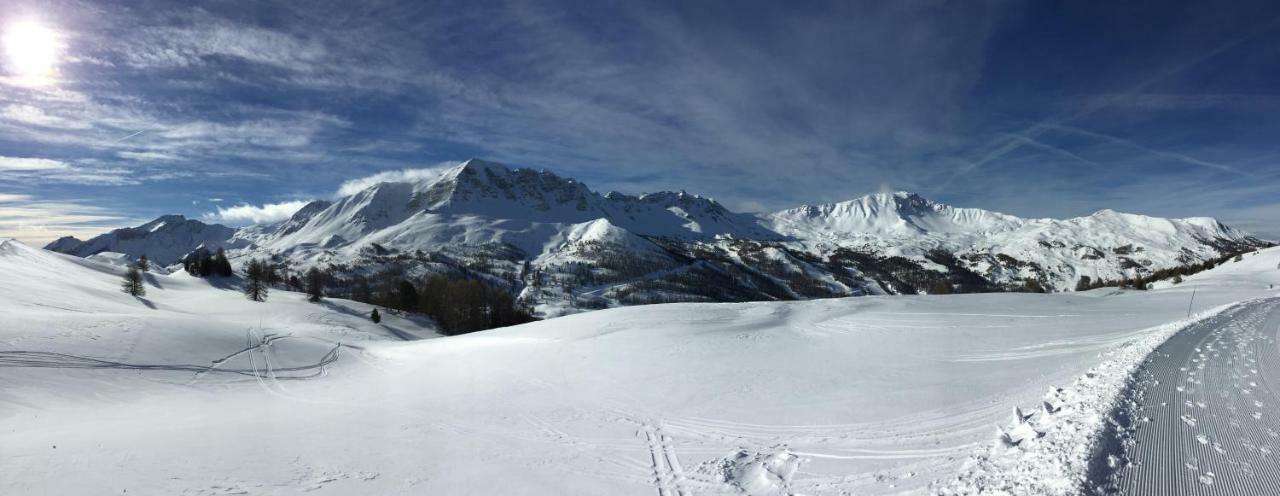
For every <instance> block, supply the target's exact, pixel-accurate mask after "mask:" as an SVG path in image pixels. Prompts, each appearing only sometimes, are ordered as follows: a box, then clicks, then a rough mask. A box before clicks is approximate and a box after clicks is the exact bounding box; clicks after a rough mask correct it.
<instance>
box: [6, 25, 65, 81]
mask: <svg viewBox="0 0 1280 496" xmlns="http://www.w3.org/2000/svg"><path fill="white" fill-rule="evenodd" d="M4 50H5V53H6V54H7V55H8V58H9V60H8V64H7V66H8V69H9V70H8V72H9V74H10V75H12V76H15V77H18V78H20V79H23V80H28V81H32V82H37V81H47V80H49V79H50V78H52V76H53V75H54V72H55V70H56V69H57V65H58V56H59V52H61V46H60V41H59V39H58V33H57V32H55V31H54V30H52V29H50V28H48V27H45V26H43V25H41V24H39V23H36V22H31V21H22V22H17V23H14V24H11V25H9V26H7V27H6V28H5V30H4Z"/></svg>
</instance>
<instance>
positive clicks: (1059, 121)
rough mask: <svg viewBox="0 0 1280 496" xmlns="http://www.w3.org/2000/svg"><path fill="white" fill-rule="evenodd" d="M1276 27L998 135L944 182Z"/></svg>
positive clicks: (1278, 21)
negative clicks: (990, 146) (985, 150)
mask: <svg viewBox="0 0 1280 496" xmlns="http://www.w3.org/2000/svg"><path fill="white" fill-rule="evenodd" d="M1276 24H1280V17H1274V18H1272V19H1270V20H1268V21H1266V22H1264V23H1262V24H1261V25H1260V26H1259V27H1258V28H1257V29H1255V30H1254V31H1253V32H1251V33H1245V34H1243V35H1240V36H1238V37H1236V38H1233V39H1231V40H1228V41H1227V42H1226V43H1223V44H1221V45H1218V46H1216V47H1214V48H1213V49H1212V50H1209V51H1206V52H1204V53H1201V54H1199V55H1197V56H1195V57H1192V58H1190V59H1187V60H1186V61H1184V62H1183V63H1181V64H1178V65H1175V66H1173V67H1171V68H1168V69H1166V70H1164V71H1160V72H1158V73H1156V74H1155V75H1153V76H1151V77H1149V78H1147V79H1145V80H1142V81H1139V82H1138V84H1136V85H1134V86H1132V87H1130V88H1129V89H1128V91H1124V92H1121V93H1115V94H1111V95H1108V96H1107V97H1104V98H1097V99H1094V100H1093V101H1091V102H1089V103H1088V104H1086V105H1085V106H1084V108H1082V109H1080V110H1078V111H1076V112H1074V113H1072V112H1063V113H1060V114H1058V115H1056V116H1052V117H1049V118H1046V119H1044V120H1042V121H1040V122H1037V123H1035V124H1033V125H1031V127H1028V128H1026V129H1023V130H1022V131H1020V132H1017V133H1013V134H1011V135H1005V136H1002V137H1001V138H1000V139H998V140H996V143H999V146H997V147H996V148H995V149H994V150H992V151H991V152H989V153H987V154H986V155H984V156H983V157H982V158H979V159H978V160H974V161H971V162H969V163H967V164H965V165H963V166H961V167H960V168H959V169H957V170H955V171H954V172H952V174H951V177H949V178H948V179H947V181H946V184H950V183H951V182H952V181H953V180H955V179H956V178H957V177H958V176H960V175H962V174H967V173H969V172H972V171H973V170H974V169H976V168H978V167H980V166H982V165H985V164H987V163H989V162H992V161H994V160H996V159H999V158H1001V157H1003V156H1005V155H1008V154H1009V153H1011V152H1013V151H1014V150H1017V149H1018V148H1021V147H1022V146H1023V145H1026V144H1028V143H1027V142H1026V141H1025V140H1024V138H1030V139H1033V140H1034V139H1035V138H1036V137H1038V136H1039V135H1041V134H1043V133H1044V131H1045V130H1046V129H1047V128H1050V127H1055V126H1060V125H1063V124H1066V123H1068V122H1071V121H1074V120H1076V119H1079V118H1081V117H1085V116H1088V115H1090V114H1093V113H1095V112H1097V111H1099V110H1102V109H1104V108H1107V107H1110V106H1111V105H1112V104H1114V103H1116V102H1117V101H1119V100H1121V99H1124V98H1127V97H1130V96H1132V95H1135V94H1138V93H1139V92H1141V91H1143V90H1145V89H1146V88H1148V87H1150V86H1152V85H1154V84H1156V83H1158V82H1161V81H1164V80H1166V79H1168V78H1170V77H1172V76H1174V75H1176V74H1178V73H1180V72H1183V71H1186V70H1188V69H1190V68H1192V67H1195V66H1197V65H1199V64H1201V63H1203V62H1204V61H1206V60H1209V59H1211V58H1214V57H1217V56H1218V55H1220V54H1222V53H1223V52H1226V51H1228V50H1231V49H1233V48H1235V47H1236V46H1238V45H1240V44H1242V43H1244V42H1246V41H1249V40H1251V39H1253V38H1256V37H1257V36H1258V35H1260V34H1262V33H1264V32H1266V31H1268V30H1270V29H1271V28H1273V27H1275V26H1276ZM1197 165H1205V166H1208V167H1214V168H1219V169H1222V168H1223V167H1225V166H1221V165H1220V164H1197ZM1223 170H1229V171H1231V172H1240V171H1238V170H1234V169H1231V168H1229V167H1227V168H1225V169H1223Z"/></svg>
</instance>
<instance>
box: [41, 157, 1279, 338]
mask: <svg viewBox="0 0 1280 496" xmlns="http://www.w3.org/2000/svg"><path fill="white" fill-rule="evenodd" d="M1265 244H1266V243H1265V242H1263V241H1261V240H1258V239H1256V238H1253V237H1251V236H1249V235H1247V234H1245V233H1242V232H1240V231H1237V230H1234V229H1232V228H1230V227H1227V226H1225V225H1222V224H1221V223H1219V222H1217V221H1215V220H1213V219H1209V218H1190V219H1161V218H1155V217H1147V216H1142V215H1132V214H1123V213H1118V212H1114V211H1110V210H1103V211H1100V212H1097V213H1095V214H1093V215H1090V216H1086V217H1079V218H1073V219H1065V220H1059V219H1025V218H1020V217H1016V216H1012V215H1007V214H1002V213H998V212H992V211H988V210H982V209H975V208H956V207H952V206H949V205H945V204H941V203H937V202H933V201H930V200H928V199H925V198H923V197H921V196H919V195H916V194H912V193H906V192H898V193H890V194H875V195H869V196H865V197H862V198H857V199H854V200H850V201H846V202H840V203H832V204H825V205H816V206H802V207H798V208H794V209H788V210H783V211H780V212H775V213H770V214H763V215H754V214H746V213H736V212H732V211H730V210H728V209H727V208H725V207H724V206H722V205H721V204H719V203H717V202H716V201H715V200H712V199H709V198H705V197H701V196H698V195H692V194H688V193H685V192H658V193H649V194H642V195H638V196H632V195H626V194H621V193H616V192H610V193H607V194H598V193H596V192H594V191H592V190H591V189H589V188H588V187H587V186H586V185H585V184H583V183H581V182H579V181H576V180H574V179H571V178H564V177H561V176H558V175H556V174H553V173H551V172H548V171H545V170H532V169H522V168H514V169H513V168H508V167H506V166H503V165H501V164H496V163H492V162H486V161H482V160H474V159H473V160H469V161H466V162H464V163H462V164H460V165H458V166H455V167H452V168H449V169H444V170H441V171H439V172H438V173H437V174H434V175H432V176H430V177H427V178H424V179H418V180H414V181H407V182H384V183H378V184H374V185H372V186H369V187H368V188H366V189H364V190H361V191H358V192H356V193H355V194H352V195H350V196H346V197H343V198H339V199H337V200H335V201H333V202H328V201H315V202H312V203H310V204H308V205H307V206H306V207H304V208H302V209H301V210H299V211H298V212H297V213H296V214H294V215H293V217H292V218H290V219H288V220H285V221H283V222H278V223H273V224H264V225H257V226H249V227H245V228H241V229H231V228H227V227H223V226H217V225H207V224H204V223H201V222H199V221H194V220H188V219H184V218H183V217H181V216H165V217H161V218H160V219H157V220H156V221H153V222H151V223H148V224H145V225H143V226H140V227H137V228H130V229H121V230H117V231H113V232H111V233H108V234H105V235H103V236H99V237H96V238H93V239H91V240H88V241H85V242H80V241H79V240H74V239H69V238H64V239H61V240H58V241H55V242H54V243H52V244H50V245H49V246H48V247H46V248H48V249H50V250H54V251H60V252H64V253H71V254H75V255H80V256H88V255H92V254H94V253H99V252H103V251H110V252H118V253H124V254H127V255H130V256H133V257H136V256H138V255H140V254H142V253H146V254H147V255H148V256H150V257H151V258H152V259H153V260H155V261H156V262H158V263H161V264H170V263H173V262H175V261H177V260H178V259H179V258H180V257H181V256H182V255H184V254H185V253H188V252H190V251H191V250H194V249H195V248H197V247H199V246H206V247H219V246H221V247H227V248H228V249H229V250H230V252H231V254H232V257H233V259H237V258H239V259H243V258H245V257H251V256H252V257H263V256H265V257H270V258H272V259H273V260H275V261H276V262H279V263H282V264H289V265H297V266H315V265H321V266H327V267H333V268H334V269H335V271H336V272H339V273H341V274H345V276H342V277H338V278H337V279H336V281H337V282H336V283H335V284H338V285H341V284H344V282H345V283H350V281H354V280H355V279H356V278H358V277H360V276H362V275H367V274H371V273H373V272H378V271H382V270H391V271H393V272H397V273H404V274H406V275H408V276H420V275H423V274H426V273H431V272H442V271H443V272H452V273H455V274H457V275H466V276H468V277H481V278H487V279H489V280H490V282H491V283H492V284H495V285H500V286H503V287H509V288H511V290H512V291H513V292H514V293H518V294H520V295H521V296H522V297H523V298H525V299H526V300H528V301H531V302H533V303H536V304H539V305H542V307H541V308H542V309H543V310H544V311H547V312H549V313H556V312H559V311H563V310H565V309H563V308H560V307H562V306H564V305H565V304H571V305H574V306H579V307H582V306H587V307H599V306H612V305H618V304H636V303H649V302H662V301H740V300H773V299H799V298H809V297H826V296H842V295H857V294H879V293H919V292H928V291H938V290H947V291H953V290H954V291H992V290H1002V289H1012V288H1015V287H1019V286H1021V285H1022V284H1023V281H1024V280H1026V279H1035V280H1037V281H1038V282H1040V283H1041V284H1042V285H1043V286H1045V287H1047V288H1049V289H1055V290H1069V289H1071V288H1073V287H1074V286H1075V284H1076V283H1077V281H1079V280H1080V279H1081V278H1082V277H1086V276H1087V277H1090V278H1092V279H1108V280H1118V279H1121V278H1126V277H1140V276H1143V275H1146V274H1149V273H1151V272H1153V271H1155V270H1159V269H1164V268H1171V267H1175V266H1180V265H1186V264H1190V263H1197V262H1200V261H1204V260H1208V259H1211V258H1215V257H1219V256H1221V255H1223V254H1225V253H1229V252H1235V251H1240V250H1244V249H1250V248H1253V247H1257V246H1263V245H1265ZM338 290H341V288H338Z"/></svg>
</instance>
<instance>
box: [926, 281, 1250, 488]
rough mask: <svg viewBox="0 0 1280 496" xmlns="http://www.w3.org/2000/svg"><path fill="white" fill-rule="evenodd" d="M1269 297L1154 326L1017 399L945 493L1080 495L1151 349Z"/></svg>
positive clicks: (1212, 309) (1215, 308) (949, 484)
mask: <svg viewBox="0 0 1280 496" xmlns="http://www.w3.org/2000/svg"><path fill="white" fill-rule="evenodd" d="M1262 299H1264V298H1254V299H1249V300H1243V301H1237V302H1234V303H1228V304H1226V305H1221V306H1218V307H1214V308H1211V309H1209V310H1205V311H1201V312H1199V313H1197V314H1196V315H1195V316H1193V317H1192V318H1189V319H1181V320H1177V321H1173V322H1169V323H1166V324H1162V325H1159V326H1155V327H1151V328H1149V329H1147V331H1146V332H1144V333H1143V334H1142V335H1140V336H1138V337H1136V338H1134V339H1132V340H1129V341H1126V342H1124V343H1121V344H1120V345H1118V346H1116V347H1114V348H1112V349H1110V350H1108V351H1104V352H1102V353H1101V354H1100V358H1102V361H1101V363H1099V364H1098V365H1096V366H1094V367H1093V368H1091V369H1089V371H1088V372H1086V373H1085V374H1084V375H1082V376H1080V377H1077V378H1076V379H1075V381H1073V382H1072V384H1071V385H1070V386H1068V387H1065V388H1059V387H1054V388H1050V390H1049V392H1048V394H1046V395H1045V396H1044V398H1043V401H1042V402H1041V404H1040V405H1036V406H1035V407H1033V408H1029V409H1025V410H1024V409H1023V408H1022V407H1014V409H1013V417H1014V418H1013V419H1012V421H1011V422H1010V423H1008V424H1006V425H1004V426H997V428H996V436H995V439H994V440H993V441H992V442H991V443H986V444H984V445H983V446H982V447H980V448H978V450H977V451H976V452H975V453H973V454H971V455H970V457H969V459H968V460H967V461H966V462H965V463H964V465H963V466H962V467H961V468H960V473H959V475H957V476H956V478H955V479H953V480H952V481H951V482H950V483H947V484H945V485H942V486H940V487H937V488H936V491H935V493H936V494H940V495H971V494H1008V495H1064V496H1065V495H1076V494H1082V493H1083V492H1084V491H1085V489H1086V488H1085V485H1086V483H1087V482H1088V481H1087V477H1088V473H1089V468H1090V463H1091V461H1092V459H1093V456H1092V455H1093V454H1094V450H1095V448H1096V447H1097V446H1098V444H1099V443H1100V442H1101V440H1102V436H1103V435H1104V433H1105V431H1106V426H1107V422H1108V421H1109V420H1110V419H1109V413H1110V412H1112V411H1113V410H1115V407H1116V406H1117V405H1119V404H1120V402H1121V401H1123V399H1124V398H1123V397H1122V396H1123V393H1124V391H1125V390H1126V388H1127V387H1128V386H1129V384H1130V383H1131V382H1132V381H1133V380H1134V372H1136V371H1137V369H1138V367H1140V366H1141V365H1142V363H1143V361H1145V360H1146V359H1147V356H1148V355H1150V354H1151V353H1152V352H1154V351H1155V350H1156V348H1158V347H1159V346H1160V345H1161V344H1163V343H1164V342H1165V341H1167V340H1169V338H1171V337H1173V336H1174V335H1176V334H1177V333H1179V332H1181V331H1182V330H1184V329H1186V328H1188V327H1190V326H1192V325H1195V324H1197V323H1200V322H1203V321H1206V320H1210V319H1214V318H1217V317H1218V316H1220V315H1223V314H1226V313H1233V311H1235V310H1238V309H1241V308H1244V307H1245V306H1246V305H1249V304H1250V303H1253V302H1256V301H1260V300H1262Z"/></svg>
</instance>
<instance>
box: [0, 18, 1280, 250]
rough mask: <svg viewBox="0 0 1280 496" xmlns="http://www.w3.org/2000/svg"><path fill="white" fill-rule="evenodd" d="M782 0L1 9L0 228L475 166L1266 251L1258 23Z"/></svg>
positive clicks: (99, 219) (1269, 90)
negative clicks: (1189, 224) (1234, 229)
mask: <svg viewBox="0 0 1280 496" xmlns="http://www.w3.org/2000/svg"><path fill="white" fill-rule="evenodd" d="M789 3H793V2H772V1H766V2H754V1H732V2H711V1H705V2H643V3H642V2H610V1H600V2H564V3H558V2H538V3H523V2H487V1H465V2H423V1H407V2H380V1H368V2H348V1H341V2H325V1H300V2H273V1H254V2H230V1H216V2H199V3H198V5H195V4H197V2H180V1H173V2H168V1H146V0H143V1H127V2H124V1H122V2H79V1H57V0H54V1H40V2H30V3H27V4H23V3H22V2H20V1H19V2H6V3H4V4H3V5H0V30H4V32H5V33H10V32H14V30H15V29H17V28H15V26H28V27H29V26H33V25H35V26H42V29H45V30H46V32H47V33H52V35H51V39H53V40H54V41H55V43H54V45H56V46H55V48H56V50H54V52H55V55H56V56H55V57H54V61H53V62H52V63H50V65H49V67H46V68H45V71H44V72H42V73H41V76H40V77H39V78H38V79H33V77H32V76H31V75H30V74H27V73H24V72H23V71H24V70H28V69H24V66H22V65H21V64H20V62H21V61H22V60H23V57H26V56H28V55H30V54H29V53H28V52H29V51H30V50H32V49H33V48H31V43H16V44H15V43H12V42H10V37H9V36H6V38H5V41H6V43H7V44H6V52H5V54H3V55H6V56H7V57H6V58H5V60H4V61H3V62H4V64H3V66H2V67H3V69H4V71H5V72H4V74H3V76H2V77H0V236H16V237H19V238H20V239H24V240H27V241H30V242H33V243H43V242H44V241H47V240H49V239H52V238H54V237H57V236H59V235H63V234H74V235H77V236H81V237H84V236H89V235H92V234H94V233H96V232H101V231H103V230H105V229H108V228H111V227H117V226H122V225H134V224H138V223H141V222H143V221H145V220H148V219H150V218H154V217H156V216H158V215H161V214H167V213H182V214H185V215H188V216H190V217H196V218H203V219H207V220H217V221H224V222H227V223H232V224H235V223H241V224H242V223H245V222H249V221H252V220H255V219H256V220H270V219H273V218H278V217H280V216H282V215H287V213H288V212H289V211H290V209H291V208H296V206H297V205H300V203H299V202H301V201H305V200H308V199H312V198H330V197H332V196H334V195H335V194H336V193H337V191H338V190H339V189H340V188H341V186H342V184H343V183H344V182H346V181H351V180H357V179H359V178H363V177H368V176H370V175H374V174H377V173H380V172H386V171H394V170H401V169H406V168H408V169H412V168H423V167H431V166H434V165H436V164H439V163H441V162H446V161H453V160H460V159H465V158H469V157H481V158H487V159H491V160H496V161H500V162H504V163H507V164H509V165H513V166H526V167H539V168H548V169H550V170H552V171H555V172H557V173H559V174H561V175H565V176H571V177H575V178H577V179H580V180H583V181H584V182H586V183H587V184H588V185H590V186H591V187H592V188H593V189H596V190H598V191H607V190H619V191H624V192H630V193H638V192H644V191H656V190H663V189H684V190H688V191H690V192H697V193H701V194H705V195H709V196H712V197H714V198H716V199H718V200H720V201H722V202H723V203H725V204H726V205H728V206H729V207H731V208H734V209H737V210H744V211H764V210H772V209H779V208H786V207H792V206H797V205H800V204H805V203H810V204H812V203H822V202H829V201H840V200H845V199H850V198H854V197H857V196H860V195H863V194H867V193H873V192H877V191H882V190H887V189H893V190H911V191H915V192H919V193H921V194H923V195H925V196H926V197H930V198H933V199H936V200H940V201H945V202H948V203H952V204H955V205H958V206H972V207H981V208H988V209H994V210H999V211H1003V212H1007V213H1012V214H1016V215H1021V216H1028V217H1049V216H1052V217H1066V216H1076V215H1086V214H1089V213H1091V212H1093V211H1096V210H1099V209H1102V208H1114V209H1117V210H1123V211H1130V212H1137V213H1145V214H1151V215H1159V216H1176V217H1183V216H1197V215H1211V216H1216V217H1218V218H1220V219H1221V220H1223V221H1224V222H1227V223H1229V224H1232V225H1236V226H1238V227H1242V228H1245V229H1248V230H1251V231H1253V232H1256V233H1259V234H1262V235H1265V236H1270V237H1273V238H1275V237H1280V149H1278V148H1280V147H1278V146H1277V143H1278V142H1280V140H1278V139H1277V136H1280V119H1277V118H1276V117H1275V116H1276V115H1277V111H1280V94H1278V93H1277V88H1280V4H1278V3H1276V2H1269V1H1256V2H1250V1H1233V2H1229V3H1228V4H1223V3H1210V2H1195V1H1188V2H1178V1H1159V2H1155V1H1153V2H1087V1H1061V2H1055V1H1037V2H980V1H964V2H956V1H923V2H913V1H902V2H848V1H844V2H833V3H829V4H823V3H820V2H804V3H803V5H802V6H795V5H787V4H789ZM46 38H49V37H46ZM41 53H43V52H41ZM28 71H29V70H28ZM237 207H239V208H237Z"/></svg>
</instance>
